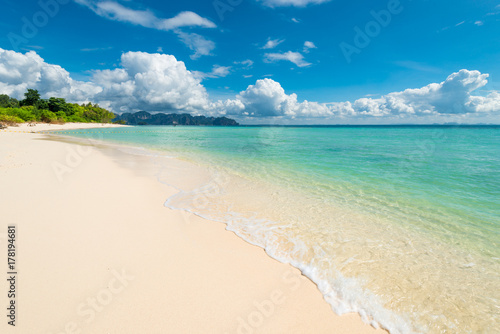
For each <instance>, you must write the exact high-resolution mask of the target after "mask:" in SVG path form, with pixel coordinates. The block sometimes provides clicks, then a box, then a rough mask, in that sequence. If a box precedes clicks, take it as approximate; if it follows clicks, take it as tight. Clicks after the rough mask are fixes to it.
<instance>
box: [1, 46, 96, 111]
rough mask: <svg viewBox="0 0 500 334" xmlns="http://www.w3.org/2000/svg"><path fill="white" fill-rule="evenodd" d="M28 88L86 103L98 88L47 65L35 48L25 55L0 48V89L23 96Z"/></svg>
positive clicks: (55, 66) (8, 93)
mask: <svg viewBox="0 0 500 334" xmlns="http://www.w3.org/2000/svg"><path fill="white" fill-rule="evenodd" d="M28 88H32V89H37V90H38V91H39V92H40V93H41V94H42V95H44V96H47V97H49V96H62V97H66V98H68V99H70V100H73V101H79V102H88V101H89V100H88V97H89V96H93V95H95V94H97V93H99V92H100V91H101V88H100V87H98V86H96V85H94V84H92V83H87V82H81V81H76V80H73V79H72V78H71V77H70V75H69V73H68V71H66V70H65V69H63V68H62V67H61V66H59V65H52V64H47V63H45V62H44V61H43V59H42V58H41V57H40V56H39V55H38V54H37V53H36V52H34V51H30V52H27V53H26V54H22V53H18V52H14V51H7V50H3V49H1V48H0V92H1V94H7V95H10V96H12V97H15V98H18V99H22V98H24V93H25V92H26V90H27V89H28Z"/></svg>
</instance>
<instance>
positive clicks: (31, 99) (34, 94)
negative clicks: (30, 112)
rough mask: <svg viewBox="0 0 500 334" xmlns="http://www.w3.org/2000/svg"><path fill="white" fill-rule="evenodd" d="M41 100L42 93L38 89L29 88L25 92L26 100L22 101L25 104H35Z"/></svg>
mask: <svg viewBox="0 0 500 334" xmlns="http://www.w3.org/2000/svg"><path fill="white" fill-rule="evenodd" d="M39 100H40V94H39V93H38V91H37V90H36V89H28V91H27V92H26V93H24V100H22V101H21V104H22V105H23V106H35V105H36V104H37V102H38V101H39Z"/></svg>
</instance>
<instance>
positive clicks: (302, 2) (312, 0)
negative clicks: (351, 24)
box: [259, 0, 330, 7]
mask: <svg viewBox="0 0 500 334" xmlns="http://www.w3.org/2000/svg"><path fill="white" fill-rule="evenodd" d="M259 1H260V2H262V3H263V4H264V5H265V6H268V7H289V6H294V7H305V6H307V5H310V4H314V5H317V4H321V3H325V2H328V1H330V0H259Z"/></svg>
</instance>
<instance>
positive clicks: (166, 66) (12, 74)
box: [0, 49, 210, 113]
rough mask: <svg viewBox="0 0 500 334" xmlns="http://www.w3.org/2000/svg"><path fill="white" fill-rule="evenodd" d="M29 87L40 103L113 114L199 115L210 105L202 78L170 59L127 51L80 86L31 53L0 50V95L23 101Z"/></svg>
mask: <svg viewBox="0 0 500 334" xmlns="http://www.w3.org/2000/svg"><path fill="white" fill-rule="evenodd" d="M28 88H33V89H37V90H38V91H39V92H40V94H41V95H42V97H44V98H48V97H51V96H57V97H63V98H66V99H67V100H68V101H71V102H77V103H82V102H88V101H92V102H97V103H99V104H100V105H102V106H103V107H106V108H109V109H111V110H112V111H114V112H125V111H137V110H146V111H162V110H163V111H165V110H174V111H186V112H192V113H199V112H202V111H203V110H204V109H205V108H206V106H207V105H209V104H210V101H209V99H208V93H207V92H206V89H205V87H203V86H202V85H201V84H200V79H198V78H195V76H194V75H193V73H192V72H190V71H188V70H187V69H186V66H185V64H184V63H183V62H182V61H178V60H177V59H176V58H175V57H174V56H171V55H164V54H149V53H145V52H127V53H124V54H123V55H122V57H121V67H120V68H116V69H113V70H97V71H94V72H93V75H92V79H91V82H81V81H76V80H73V79H72V78H71V77H70V75H69V73H68V72H67V71H66V70H64V69H63V68H61V67H60V66H58V65H52V64H48V63H46V62H44V60H43V59H42V58H41V57H40V56H39V55H37V54H36V53H35V52H33V51H31V52H28V53H26V54H22V53H17V52H14V51H5V50H3V49H0V93H2V94H8V95H10V96H12V97H15V98H18V99H21V98H23V94H24V92H25V91H26V90H27V89H28Z"/></svg>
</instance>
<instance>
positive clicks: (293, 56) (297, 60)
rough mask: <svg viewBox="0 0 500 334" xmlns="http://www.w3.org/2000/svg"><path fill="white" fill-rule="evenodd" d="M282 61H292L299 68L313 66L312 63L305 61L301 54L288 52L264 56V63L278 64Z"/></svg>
mask: <svg viewBox="0 0 500 334" xmlns="http://www.w3.org/2000/svg"><path fill="white" fill-rule="evenodd" d="M280 60H287V61H290V62H292V63H294V64H295V65H297V66H298V67H306V66H309V65H311V63H308V62H306V61H305V60H304V56H303V55H302V54H301V53H300V52H292V51H288V52H285V53H266V54H265V55H264V61H265V62H268V63H272V62H277V61H280Z"/></svg>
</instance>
